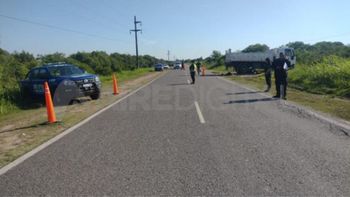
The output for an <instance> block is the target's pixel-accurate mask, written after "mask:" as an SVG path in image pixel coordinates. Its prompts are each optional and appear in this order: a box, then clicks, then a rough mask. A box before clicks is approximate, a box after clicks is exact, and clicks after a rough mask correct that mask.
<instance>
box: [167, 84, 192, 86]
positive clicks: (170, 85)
mask: <svg viewBox="0 0 350 197" xmlns="http://www.w3.org/2000/svg"><path fill="white" fill-rule="evenodd" d="M184 85H189V84H188V83H173V84H169V86H184Z"/></svg>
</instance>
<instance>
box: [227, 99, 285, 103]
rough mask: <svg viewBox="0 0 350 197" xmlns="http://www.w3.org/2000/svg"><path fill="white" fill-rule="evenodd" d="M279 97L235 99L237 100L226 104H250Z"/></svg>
mask: <svg viewBox="0 0 350 197" xmlns="http://www.w3.org/2000/svg"><path fill="white" fill-rule="evenodd" d="M275 100H278V99H274V98H262V99H244V100H235V101H229V102H226V103H224V104H245V103H247V104H249V103H256V102H267V101H275Z"/></svg>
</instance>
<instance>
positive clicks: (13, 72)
mask: <svg viewBox="0 0 350 197" xmlns="http://www.w3.org/2000/svg"><path fill="white" fill-rule="evenodd" d="M158 61H163V60H159V59H157V58H155V57H152V56H149V55H144V56H140V57H139V62H140V66H142V67H151V66H153V65H154V64H155V63H157V62H158ZM50 62H67V63H72V64H74V65H77V66H79V67H80V68H83V69H85V70H86V71H88V72H90V73H96V74H99V75H110V74H111V73H112V72H122V71H125V70H133V69H135V62H136V57H135V56H132V55H125V54H118V53H112V54H107V53H105V52H103V51H93V52H91V53H88V52H77V53H75V54H72V55H70V56H68V57H66V56H65V55H64V54H63V53H54V54H49V55H39V56H37V57H36V58H35V57H34V56H33V55H32V54H30V53H27V52H24V51H22V52H14V53H9V52H7V51H5V50H2V49H0V114H4V113H7V112H8V111H11V110H12V109H14V108H17V107H18V106H19V105H20V106H21V105H22V104H23V103H22V104H21V102H22V101H21V99H20V94H19V92H20V91H19V83H18V82H19V80H21V79H24V78H25V75H26V74H27V72H28V71H29V70H30V69H31V68H33V67H35V66H40V65H42V64H45V63H50Z"/></svg>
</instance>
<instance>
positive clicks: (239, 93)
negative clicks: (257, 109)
mask: <svg viewBox="0 0 350 197" xmlns="http://www.w3.org/2000/svg"><path fill="white" fill-rule="evenodd" d="M257 93H263V91H254V92H253V91H249V92H234V93H227V94H226V95H241V94H257Z"/></svg>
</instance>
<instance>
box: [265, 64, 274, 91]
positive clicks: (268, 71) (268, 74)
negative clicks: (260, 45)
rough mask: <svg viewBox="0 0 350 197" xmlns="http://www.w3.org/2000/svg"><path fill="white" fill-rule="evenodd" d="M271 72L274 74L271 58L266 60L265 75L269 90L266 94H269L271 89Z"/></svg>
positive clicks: (267, 89)
mask: <svg viewBox="0 0 350 197" xmlns="http://www.w3.org/2000/svg"><path fill="white" fill-rule="evenodd" d="M271 72H272V68H271V61H270V59H269V58H266V65H265V68H264V73H265V82H266V85H267V88H266V90H265V92H268V91H270V89H271Z"/></svg>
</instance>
